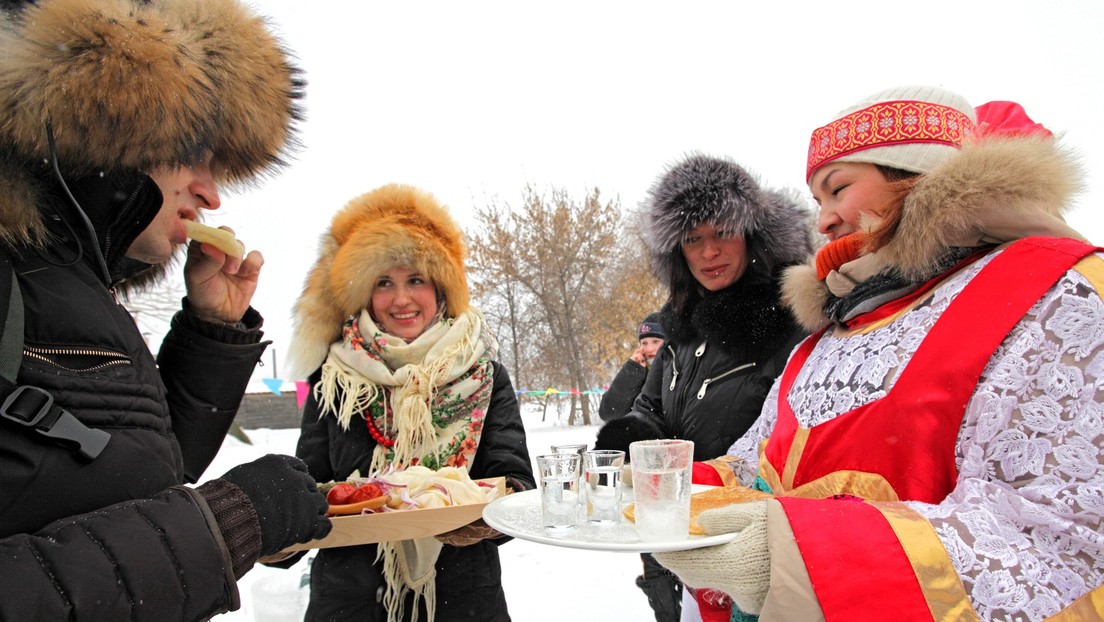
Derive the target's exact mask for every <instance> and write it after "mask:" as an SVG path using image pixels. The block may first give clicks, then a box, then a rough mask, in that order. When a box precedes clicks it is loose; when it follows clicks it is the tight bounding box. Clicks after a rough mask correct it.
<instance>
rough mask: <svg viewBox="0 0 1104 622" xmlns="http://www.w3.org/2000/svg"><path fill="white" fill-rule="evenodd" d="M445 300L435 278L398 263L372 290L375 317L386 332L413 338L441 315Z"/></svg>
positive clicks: (403, 337)
mask: <svg viewBox="0 0 1104 622" xmlns="http://www.w3.org/2000/svg"><path fill="white" fill-rule="evenodd" d="M442 303H444V301H443V300H441V301H438V298H437V288H436V287H435V286H434V285H433V281H431V280H429V279H428V278H426V277H424V276H422V275H421V273H419V272H416V271H414V270H411V269H410V268H405V267H402V266H396V267H394V268H391V269H390V270H388V271H387V272H385V273H384V274H381V275H380V277H379V279H378V280H377V281H376V287H375V289H373V290H372V319H374V320H375V321H376V323H377V324H379V326H380V328H382V329H384V331H386V332H389V333H391V334H392V335H394V336H396V337H401V338H402V339H404V340H406V341H413V340H414V339H416V338H417V337H418V336H419V335H421V334H422V333H423V332H425V329H426V328H427V327H428V326H429V324H430V323H431V322H433V321H434V320H436V319H437V318H439V317H440V315H441V313H442V312H443V311H444V305H443V304H442Z"/></svg>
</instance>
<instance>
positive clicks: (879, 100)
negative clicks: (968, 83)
mask: <svg viewBox="0 0 1104 622" xmlns="http://www.w3.org/2000/svg"><path fill="white" fill-rule="evenodd" d="M975 124H976V116H975V114H974V107H973V106H971V105H970V103H969V102H968V101H966V98H964V97H962V96H961V95H959V94H958V93H954V92H952V91H948V90H946V89H942V88H939V87H934V86H902V87H896V88H892V89H887V90H884V91H880V92H878V93H875V94H873V95H871V96H869V97H866V98H864V99H863V100H861V101H859V102H858V103H856V104H854V105H852V106H850V107H848V108H846V109H844V110H842V111H840V112H839V114H837V115H836V117H835V120H833V121H832V122H831V123H829V124H828V125H825V126H824V127H821V128H817V129H816V130H815V131H814V132H813V135H812V138H811V139H810V141H809V159H808V164H807V167H806V173H805V179H806V180H808V179H809V178H810V177H812V175H813V173H814V172H815V171H816V169H818V168H820V167H821V166H823V165H824V164H826V163H828V162H866V163H870V164H881V165H884V166H889V167H892V168H898V169H902V170H906V171H912V172H914V173H928V172H930V171H931V170H932V169H933V168H935V167H936V165H938V164H939V163H940V162H942V161H943V160H944V159H945V158H946V157H947V156H949V155H951V154H953V153H954V152H955V151H957V150H958V148H959V147H960V146H961V145H962V142H963V141H964V140H965V139H966V138H968V137H969V136H971V135H972V134H973V133H974V126H975Z"/></svg>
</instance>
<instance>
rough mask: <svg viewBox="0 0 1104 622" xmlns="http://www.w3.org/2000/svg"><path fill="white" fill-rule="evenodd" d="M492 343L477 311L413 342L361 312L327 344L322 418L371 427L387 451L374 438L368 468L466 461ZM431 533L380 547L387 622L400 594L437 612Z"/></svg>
mask: <svg viewBox="0 0 1104 622" xmlns="http://www.w3.org/2000/svg"><path fill="white" fill-rule="evenodd" d="M496 349H497V343H496V341H495V339H494V336H493V335H492V334H491V332H490V331H489V330H488V328H487V325H486V321H485V320H484V318H483V316H482V314H480V313H479V312H478V311H475V310H469V311H466V312H464V313H461V314H460V315H458V316H457V317H456V318H452V319H445V318H442V319H440V320H439V321H437V322H436V323H434V324H433V325H432V326H430V327H429V328H428V329H427V330H426V331H425V332H424V333H422V334H421V335H419V336H418V337H417V338H416V339H414V341H412V342H410V343H409V344H408V343H406V342H404V341H403V340H402V339H400V338H398V337H394V336H392V335H388V334H386V333H384V332H383V331H382V330H381V329H380V328H379V326H377V325H376V323H375V321H373V320H372V318H371V316H370V315H369V313H368V311H367V310H363V311H361V313H360V315H359V316H354V317H351V318H349V320H347V321H346V323H345V328H344V330H343V339H342V340H341V342H339V343H334V344H333V345H332V346H330V353H329V355H328V356H327V357H326V362H325V363H324V364H323V365H322V380H321V381H320V382H319V383H318V385H317V386H316V387H315V391H316V394H317V395H318V398H319V404H320V406H321V415H320V416H325V415H326V414H327V413H333V415H334V416H335V417H337V420H338V422H339V423H340V425H341V427H342V428H343V429H346V430H348V429H349V426H350V425H351V423H352V422H353V420H354V417H356V416H357V415H360V416H363V417H364V418H365V419H367V420H369V421H370V422H371V424H372V425H374V426H375V428H376V430H377V431H378V432H379V433H382V435H383V437H384V438H387V439H393V440H394V441H395V442H394V445H393V446H392V447H390V448H388V447H387V446H385V445H384V444H383V443H378V444H377V445H376V448H375V450H374V451H373V453H372V463H371V467H370V470H369V472H370V473H371V474H378V473H381V472H383V471H385V470H387V469H390V468H403V467H405V466H410V465H414V464H420V465H422V466H426V467H429V468H431V469H435V470H436V469H440V468H441V467H445V466H457V467H465V468H466V467H467V466H468V465H470V463H471V460H472V458H473V457H474V456H475V452H476V450H477V449H478V447H479V437H480V432H481V431H482V429H483V418H484V416H485V415H486V412H487V407H488V406H489V405H490V401H491V390H492V386H493V383H494V379H493V378H492V365H491V359H492V358H493V356H494V353H495V350H496ZM441 546H442V545H441V543H440V542H438V541H437V539H436V538H432V537H430V538H421V539H417V540H404V541H400V542H384V543H381V544H380V545H379V548H378V554H377V560H378V559H381V558H382V559H383V576H384V579H385V581H386V583H387V590H386V593H385V594H384V600H383V603H384V606H385V607H386V609H387V619H388V622H397V621H398V620H401V619H402V618H403V613H404V597H405V596H406V594H407V593H408V592H412V593H413V594H414V612H413V620H414V621H415V622H416V621H417V619H418V600H419V599H424V600H425V602H426V611H427V612H428V617H429V622H433V619H434V616H435V613H436V611H435V610H436V601H437V598H436V590H435V587H436V585H435V579H436V571H435V568H434V566H435V564H436V562H437V557H438V555H439V554H440V552H441Z"/></svg>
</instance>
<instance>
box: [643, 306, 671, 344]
mask: <svg viewBox="0 0 1104 622" xmlns="http://www.w3.org/2000/svg"><path fill="white" fill-rule="evenodd" d="M636 332H637V335H636V338H637V340H638V341H642V340H643V339H644V338H645V337H655V338H657V339H667V335H666V334H665V333H664V332H663V324H660V323H659V313H658V312H656V313H649V314H648V317H646V318H644V321H643V322H641V323H640V327H639V328H637V329H636Z"/></svg>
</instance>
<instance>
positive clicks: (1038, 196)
mask: <svg viewBox="0 0 1104 622" xmlns="http://www.w3.org/2000/svg"><path fill="white" fill-rule="evenodd" d="M1080 187H1081V173H1080V171H1079V170H1078V168H1077V165H1076V163H1075V158H1074V156H1073V155H1072V154H1071V153H1070V152H1068V151H1067V150H1065V149H1063V148H1061V147H1060V146H1059V145H1058V143H1057V141H1055V140H1053V139H1049V138H1045V139H1042V138H1037V137H1026V138H1025V137H1017V138H987V139H983V140H980V141H978V142H975V143H969V144H966V145H963V147H962V149H961V150H960V151H959V152H958V153H956V154H955V155H953V156H951V157H950V158H948V159H947V160H946V161H944V162H943V163H942V164H940V165H939V166H938V167H937V168H935V169H934V170H932V172H931V173H929V174H927V175H925V176H924V177H923V178H922V179H921V180H920V181H919V183H918V184H917V185H916V187H915V188H914V189H913V190H912V192H910V193H909V194H908V196H907V197H905V201H904V205H903V206H902V210H903V212H902V219H901V223H900V226H899V228H898V230H897V234H896V237H895V238H894V239H893V241H892V242H890V243H889V244H888V245H886V246H885V247H884V248H882V249H880V250H879V251H878V252H877V253H876V256H877V258H878V262H879V264H880V266H881V269H882V271H883V272H884V271H888V270H893V271H895V272H896V273H897V274H899V275H901V276H902V277H904V278H906V279H909V280H913V281H922V280H926V279H928V278H931V277H933V276H935V275H936V274H938V272H939V270H940V269H941V266H942V265H943V264H942V263H941V262H942V261H943V260H944V258H945V257H946V256H947V255H948V253H949V252H951V250H952V249H955V248H963V247H966V248H971V247H981V246H988V245H994V244H1001V243H1004V242H1010V241H1013V240H1016V239H1019V238H1022V237H1027V236H1032V235H1050V236H1060V237H1076V238H1082V236H1080V235H1079V234H1078V233H1077V232H1076V231H1074V230H1073V229H1072V228H1070V227H1069V226H1068V225H1066V223H1065V221H1064V220H1063V218H1062V215H1063V213H1064V212H1065V211H1066V210H1067V209H1068V207H1069V201H1070V198H1071V197H1072V196H1073V195H1074V194H1075V193H1076V192H1077V191H1078V190H1079V189H1080ZM828 298H829V292H828V291H827V289H826V288H825V285H824V282H822V281H820V280H818V279H817V275H816V268H815V265H814V264H813V263H812V262H809V263H807V264H804V265H800V266H794V267H792V268H790V269H789V270H787V271H786V274H785V277H784V282H783V300H784V301H785V303H786V305H787V306H789V307H790V308H791V310H793V312H794V316H795V317H796V318H797V319H798V321H799V322H800V323H801V325H802V326H804V327H805V328H806V329H808V330H815V329H816V328H819V327H820V326H823V325H824V324H825V323H827V322H828V318H827V317H826V315H825V314H824V305H825V303H826V301H827V300H828Z"/></svg>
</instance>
